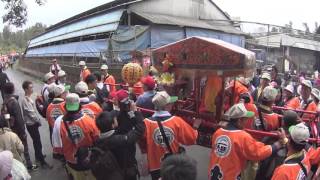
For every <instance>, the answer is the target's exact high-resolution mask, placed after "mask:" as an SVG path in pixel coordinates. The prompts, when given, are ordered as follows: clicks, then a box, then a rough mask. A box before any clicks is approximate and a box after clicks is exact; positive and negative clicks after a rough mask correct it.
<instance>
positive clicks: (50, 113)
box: [46, 98, 66, 128]
mask: <svg viewBox="0 0 320 180" xmlns="http://www.w3.org/2000/svg"><path fill="white" fill-rule="evenodd" d="M64 105H65V101H64V100H63V99H57V98H56V99H54V100H53V102H52V103H50V104H49V106H48V108H47V113H46V118H47V121H48V123H49V126H50V127H52V128H53V126H54V121H55V120H56V119H57V118H58V117H59V116H61V115H64V114H65V113H66V110H65V107H64Z"/></svg>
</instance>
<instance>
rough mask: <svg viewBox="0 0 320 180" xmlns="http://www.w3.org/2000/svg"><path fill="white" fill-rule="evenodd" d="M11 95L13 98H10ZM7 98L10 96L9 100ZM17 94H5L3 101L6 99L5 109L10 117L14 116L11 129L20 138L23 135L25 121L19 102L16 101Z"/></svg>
mask: <svg viewBox="0 0 320 180" xmlns="http://www.w3.org/2000/svg"><path fill="white" fill-rule="evenodd" d="M12 97H13V98H12ZM9 98H11V99H10V100H9ZM18 98H19V96H16V95H5V98H4V101H5V102H6V101H7V109H8V112H9V114H10V116H11V117H13V118H14V124H13V126H12V127H11V129H12V131H13V132H14V133H16V134H17V135H18V136H19V138H20V139H22V138H23V137H24V136H25V135H26V132H25V122H24V120H23V116H22V112H21V108H20V104H19V102H18Z"/></svg>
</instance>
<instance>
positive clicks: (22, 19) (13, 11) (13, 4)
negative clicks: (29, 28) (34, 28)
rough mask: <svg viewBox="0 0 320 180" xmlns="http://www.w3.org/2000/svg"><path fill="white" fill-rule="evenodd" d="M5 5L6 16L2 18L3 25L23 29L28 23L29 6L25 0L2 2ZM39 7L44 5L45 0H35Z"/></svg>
mask: <svg viewBox="0 0 320 180" xmlns="http://www.w3.org/2000/svg"><path fill="white" fill-rule="evenodd" d="M1 1H2V2H4V3H5V6H4V9H5V10H6V14H5V15H4V16H2V20H3V23H9V24H11V25H14V26H17V27H21V26H23V25H24V24H25V23H26V22H27V16H28V11H27V6H26V4H25V3H24V0H1ZM35 2H36V3H37V4H38V5H40V6H41V5H43V3H44V0H35Z"/></svg>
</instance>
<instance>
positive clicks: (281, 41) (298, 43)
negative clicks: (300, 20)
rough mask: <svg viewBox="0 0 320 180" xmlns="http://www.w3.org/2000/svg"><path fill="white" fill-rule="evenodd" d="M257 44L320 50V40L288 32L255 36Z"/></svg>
mask: <svg viewBox="0 0 320 180" xmlns="http://www.w3.org/2000/svg"><path fill="white" fill-rule="evenodd" d="M255 41H256V44H258V45H261V46H268V47H274V48H279V47H280V46H281V45H282V46H288V47H296V48H301V49H309V50H312V51H320V42H319V41H314V40H310V39H303V38H298V37H292V36H289V35H287V34H276V35H271V36H264V37H258V38H255Z"/></svg>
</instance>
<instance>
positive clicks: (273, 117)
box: [262, 112, 280, 131]
mask: <svg viewBox="0 0 320 180" xmlns="http://www.w3.org/2000/svg"><path fill="white" fill-rule="evenodd" d="M262 117H263V121H264V126H265V129H266V131H275V130H277V129H279V128H280V121H279V114H276V113H271V114H267V113H263V112H262Z"/></svg>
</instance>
